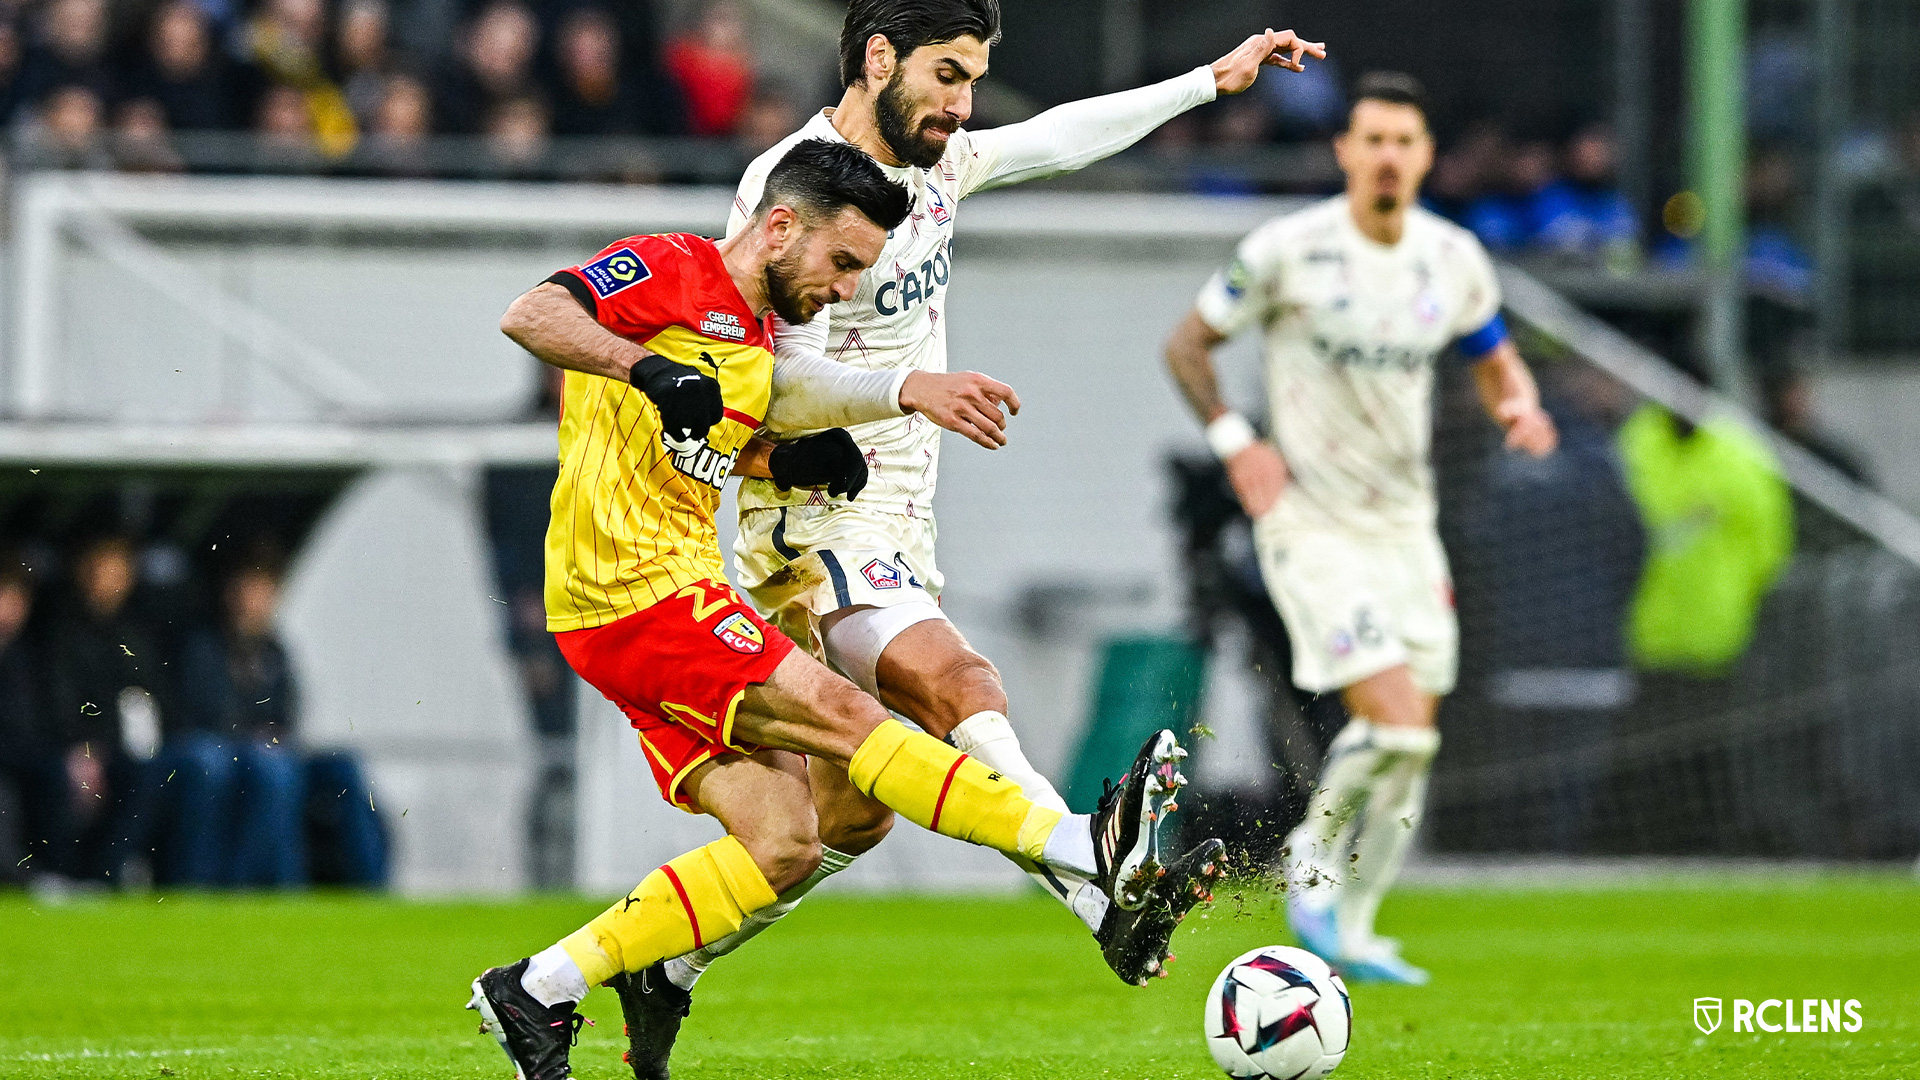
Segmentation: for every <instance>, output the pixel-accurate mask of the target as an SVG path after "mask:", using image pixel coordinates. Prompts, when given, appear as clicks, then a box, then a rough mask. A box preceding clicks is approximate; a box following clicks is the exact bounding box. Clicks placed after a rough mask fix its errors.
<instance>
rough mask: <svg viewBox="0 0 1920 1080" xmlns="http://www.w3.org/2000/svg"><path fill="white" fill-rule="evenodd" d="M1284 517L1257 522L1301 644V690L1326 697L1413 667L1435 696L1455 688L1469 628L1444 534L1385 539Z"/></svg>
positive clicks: (1266, 562) (1274, 582)
mask: <svg viewBox="0 0 1920 1080" xmlns="http://www.w3.org/2000/svg"><path fill="white" fill-rule="evenodd" d="M1274 518H1275V515H1273V514H1269V515H1267V517H1265V518H1263V519H1261V521H1259V522H1258V523H1257V524H1256V525H1255V526H1254V530H1253V536H1254V548H1255V550H1256V551H1257V552H1258V553H1259V556H1260V574H1261V576H1262V577H1264V578H1265V579H1266V583H1267V592H1268V594H1269V595H1271V596H1272V597H1273V603H1274V606H1275V607H1277V608H1279V609H1280V617H1281V619H1282V620H1284V621H1285V622H1286V624H1287V637H1288V639H1289V640H1290V641H1291V642H1292V644H1293V684H1294V685H1295V686H1297V687H1299V688H1300V689H1302V690H1306V691H1309V692H1312V693H1316V694H1318V693H1326V692H1328V691H1332V690H1339V689H1342V688H1344V687H1348V686H1352V685H1353V684H1354V683H1357V682H1359V681H1360V680H1362V679H1364V678H1367V677H1368V676H1370V675H1378V674H1379V673H1380V672H1382V671H1386V670H1387V669H1389V668H1392V667H1396V666H1398V665H1400V664H1405V665H1407V667H1408V668H1409V669H1410V670H1411V671H1412V673H1413V681H1414V685H1416V686H1418V687H1419V688H1420V689H1422V690H1424V691H1426V692H1427V693H1429V694H1436V695H1438V694H1446V693H1448V692H1450V691H1452V690H1453V684H1454V679H1455V677H1456V676H1457V674H1458V669H1459V663H1460V626H1459V623H1458V621H1456V620H1455V618H1454V613H1453V576H1452V574H1451V573H1449V572H1448V570H1447V553H1446V550H1445V549H1444V548H1442V547H1441V546H1440V537H1439V536H1438V535H1436V534H1435V533H1434V532H1433V531H1432V530H1431V529H1428V530H1420V531H1409V532H1405V533H1400V534H1397V535H1393V536H1388V537H1382V536H1377V535H1366V534H1361V533H1356V532H1351V531H1347V530H1341V529H1327V528H1301V527H1298V526H1288V525H1282V524H1279V523H1276V522H1275V520H1274Z"/></svg>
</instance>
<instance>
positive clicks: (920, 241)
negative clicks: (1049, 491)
mask: <svg viewBox="0 0 1920 1080" xmlns="http://www.w3.org/2000/svg"><path fill="white" fill-rule="evenodd" d="M802 139H831V140H833V141H835V142H844V141H845V140H844V139H843V138H842V137H841V135H840V133H839V132H838V131H835V130H834V127H833V123H832V121H831V119H830V118H829V113H827V112H822V113H820V114H817V115H816V116H814V118H813V120H812V121H811V122H809V123H808V124H807V125H806V126H805V127H802V128H801V129H800V130H799V131H796V132H794V133H793V134H792V135H789V136H787V138H785V139H784V140H782V141H781V142H779V143H778V144H776V145H775V146H774V147H773V148H772V149H770V150H768V151H767V152H766V153H764V154H762V155H760V157H758V158H756V159H755V160H754V162H753V164H752V165H750V166H748V167H747V172H746V175H745V176H743V177H742V178H741V180H740V188H739V191H738V193H737V194H736V196H735V198H734V200H733V214H732V216H731V217H730V218H729V219H728V221H727V234H728V235H729V236H731V235H733V234H734V233H736V232H738V231H739V230H740V229H741V227H742V226H744V225H745V224H746V221H747V218H748V217H750V216H751V215H752V213H753V210H754V207H756V206H758V205H759V202H760V193H761V190H762V188H764V187H765V185H766V182H767V173H768V172H769V171H770V170H772V168H773V166H774V165H776V164H778V163H779V161H780V159H781V158H782V157H784V156H786V153H787V151H788V150H789V149H791V148H792V147H793V144H794V143H797V142H799V141H801V140H802ZM971 143H972V139H971V138H970V137H969V135H968V132H967V131H966V129H964V128H962V129H961V130H959V131H956V132H954V133H953V135H952V137H951V138H950V139H949V140H948V142H947V153H946V155H945V156H944V157H942V158H941V159H940V162H939V163H938V164H937V165H935V166H934V167H933V168H931V169H916V168H890V167H886V166H882V168H883V169H885V171H886V173H887V175H888V176H889V177H891V178H892V179H894V180H896V181H899V182H900V183H902V184H905V185H906V186H907V188H908V190H910V191H912V192H913V212H912V213H911V214H909V215H908V217H907V220H906V221H905V222H903V223H901V225H900V227H899V228H898V229H895V230H894V231H893V232H891V233H888V234H887V244H886V247H885V248H883V249H881V253H880V261H879V262H877V263H875V264H874V266H873V268H872V269H870V270H868V271H867V272H866V273H864V274H862V275H860V286H859V289H858V291H857V292H855V293H854V296H853V299H851V300H847V301H845V302H842V303H838V304H834V305H832V306H831V307H828V308H826V309H825V310H823V311H821V313H820V314H818V315H816V316H814V318H813V322H812V323H810V324H809V325H808V326H806V327H793V328H788V327H785V326H783V327H782V328H781V332H782V333H795V332H799V333H807V332H809V331H811V332H812V333H813V334H815V335H817V334H818V333H819V327H817V326H816V325H814V324H818V323H826V324H827V326H826V342H825V347H824V349H822V351H823V352H825V353H826V355H827V356H828V357H829V358H831V359H834V360H838V361H841V362H842V363H848V364H853V365H855V366H857V367H862V368H868V369H879V368H901V367H911V368H918V369H919V370H921V371H945V370H947V328H946V325H945V320H946V300H947V280H948V278H949V277H950V276H951V275H952V273H953V216H954V208H955V207H956V206H958V205H959V203H960V200H961V199H963V198H965V197H966V196H967V195H969V194H972V192H973V190H974V189H975V188H976V187H978V186H979V185H978V184H977V183H974V182H970V181H975V180H976V179H977V178H978V177H980V176H981V175H982V172H983V170H981V169H979V168H977V167H976V166H977V163H978V159H977V157H976V156H975V154H974V153H973V150H972V145H971ZM849 432H850V433H851V434H852V435H853V438H854V441H855V442H857V443H859V444H860V447H861V448H862V449H863V450H865V451H866V452H867V469H868V479H867V488H866V490H865V491H863V492H861V494H860V502H861V504H862V505H864V506H868V507H870V508H872V509H876V510H881V511H884V512H886V513H892V514H906V515H908V516H914V515H918V514H922V513H924V512H926V510H927V509H928V507H929V505H930V504H931V502H932V499H933V488H934V481H935V478H936V476H937V475H938V472H939V454H940V428H939V427H938V426H937V425H935V424H934V423H932V422H931V421H929V420H927V419H926V418H925V417H922V416H918V415H914V416H903V417H900V418H899V419H897V420H880V421H876V422H874V423H871V424H858V425H855V426H854V427H852V428H850V429H849ZM809 500H812V501H814V502H822V501H824V496H822V495H820V494H819V493H818V492H811V491H806V490H803V489H800V488H795V489H794V490H792V491H788V492H782V491H780V489H778V488H776V487H774V486H773V483H772V481H769V480H748V481H745V482H743V483H742V484H741V486H740V508H741V509H742V510H747V509H752V508H756V507H762V506H789V505H796V504H801V503H805V502H807V501H809Z"/></svg>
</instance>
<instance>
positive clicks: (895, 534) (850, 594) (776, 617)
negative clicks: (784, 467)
mask: <svg viewBox="0 0 1920 1080" xmlns="http://www.w3.org/2000/svg"><path fill="white" fill-rule="evenodd" d="M934 532H935V530H934V524H933V521H932V519H930V518H920V517H907V516H906V515H904V514H883V513H879V512H877V511H873V510H867V509H863V508H861V507H858V506H851V505H848V504H845V503H841V504H836V505H828V506H780V507H762V508H760V509H756V510H748V511H745V512H743V513H742V514H741V515H740V536H739V538H738V539H737V540H735V541H734V544H733V565H734V570H735V573H736V574H738V576H739V579H740V580H739V585H740V588H741V589H743V590H745V591H746V593H747V596H748V598H749V599H751V600H752V601H753V606H754V607H756V608H759V609H760V611H761V613H762V614H764V615H765V616H766V618H767V621H768V622H770V623H772V624H773V625H774V626H776V627H778V628H779V629H780V632H781V633H784V634H786V635H787V636H788V637H790V638H792V639H793V640H794V641H795V642H797V643H799V644H800V645H801V646H802V647H803V648H805V649H807V650H808V651H810V652H812V653H813V654H814V655H815V656H821V655H823V651H822V648H821V644H820V640H819V633H818V628H819V622H820V617H821V616H822V615H826V614H828V613H830V612H833V611H838V610H839V609H841V608H843V607H860V606H868V607H892V606H893V605H895V604H903V603H910V602H914V601H919V602H922V603H924V602H926V601H929V600H933V601H938V600H939V598H940V586H941V584H942V582H943V581H944V580H945V579H943V578H942V577H941V576H940V571H939V569H938V568H937V567H935V565H934V561H933V539H934Z"/></svg>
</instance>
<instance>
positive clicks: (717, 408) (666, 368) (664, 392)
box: [627, 354, 727, 454]
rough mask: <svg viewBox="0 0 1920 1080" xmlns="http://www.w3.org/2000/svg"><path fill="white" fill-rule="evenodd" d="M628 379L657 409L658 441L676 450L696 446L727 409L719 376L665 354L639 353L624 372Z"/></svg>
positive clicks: (689, 450)
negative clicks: (658, 418) (722, 396)
mask: <svg viewBox="0 0 1920 1080" xmlns="http://www.w3.org/2000/svg"><path fill="white" fill-rule="evenodd" d="M627 381H628V382H631V383H632V384H633V385H634V387H635V388H636V389H638V390H639V391H640V392H641V393H643V394H645V395H647V397H648V398H650V399H652V401H653V404H654V407H655V408H657V409H659V410H660V430H661V434H660V438H661V441H662V442H665V443H666V444H667V446H668V448H669V449H671V450H673V451H674V452H675V453H677V454H690V453H692V452H693V451H695V450H697V449H699V448H700V440H702V439H704V438H706V437H707V430H708V429H709V428H711V427H713V425H715V424H717V423H719V422H720V420H721V418H722V417H724V416H725V415H726V413H727V410H726V405H725V404H724V403H723V402H722V401H721V400H720V383H719V381H718V380H716V379H715V378H714V377H713V376H711V375H708V374H707V373H706V372H704V371H698V370H696V369H694V368H690V367H688V366H687V365H685V364H676V363H674V362H673V361H671V360H669V359H667V358H666V357H664V356H654V355H651V354H649V355H648V356H645V357H642V358H641V359H640V361H639V362H638V363H636V364H634V365H633V367H632V369H630V370H629V371H628V372H627Z"/></svg>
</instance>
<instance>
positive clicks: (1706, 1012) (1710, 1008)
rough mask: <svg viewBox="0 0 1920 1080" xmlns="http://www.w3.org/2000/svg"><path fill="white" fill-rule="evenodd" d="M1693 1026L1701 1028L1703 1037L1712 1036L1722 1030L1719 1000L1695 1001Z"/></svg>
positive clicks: (1705, 999) (1696, 999) (1695, 999)
mask: <svg viewBox="0 0 1920 1080" xmlns="http://www.w3.org/2000/svg"><path fill="white" fill-rule="evenodd" d="M1693 1026H1694V1027H1697V1028H1699V1029H1700V1034H1702V1035H1711V1034H1713V1033H1714V1032H1716V1031H1719V1030H1720V999H1719V998H1694V999H1693Z"/></svg>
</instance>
